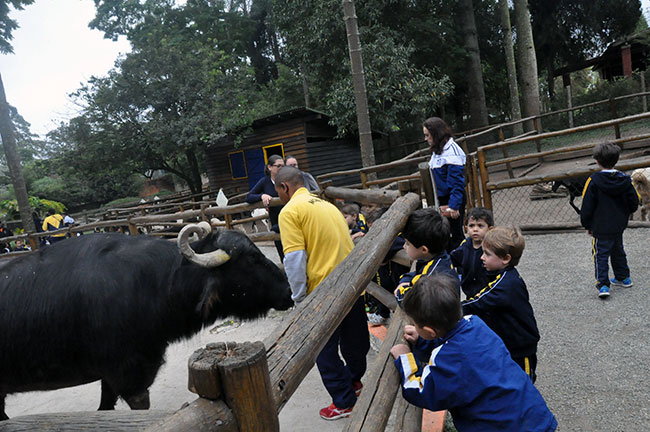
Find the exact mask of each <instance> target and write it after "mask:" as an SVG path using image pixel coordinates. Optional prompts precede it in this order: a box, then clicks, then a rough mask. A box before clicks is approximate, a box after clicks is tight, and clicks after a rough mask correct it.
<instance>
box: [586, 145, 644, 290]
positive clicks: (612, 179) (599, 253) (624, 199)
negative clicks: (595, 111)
mask: <svg viewBox="0 0 650 432" xmlns="http://www.w3.org/2000/svg"><path fill="white" fill-rule="evenodd" d="M619 154H620V148H619V147H618V146H617V145H615V144H613V143H601V144H598V145H596V147H595V148H594V153H593V157H594V159H595V160H596V162H598V166H599V167H600V168H601V170H600V171H598V172H597V173H594V174H592V175H591V176H590V177H589V179H588V180H587V182H586V183H585V187H584V190H583V192H582V208H581V210H580V222H581V223H582V226H583V227H585V228H586V229H587V231H588V232H589V234H590V235H591V236H592V237H593V240H592V251H593V257H594V267H595V270H596V289H597V290H598V297H599V298H601V299H606V298H608V297H609V294H610V293H609V287H610V284H611V285H613V286H624V287H631V286H632V285H633V284H632V279H631V278H630V268H629V267H628V265H627V258H626V256H625V249H624V248H623V231H625V228H627V221H628V219H629V218H630V215H631V214H632V213H634V212H635V211H636V209H637V207H638V206H639V196H638V195H637V193H636V190H635V189H634V186H632V181H631V179H630V176H628V175H627V174H625V173H622V172H620V171H618V170H616V169H614V166H615V165H616V163H617V162H618V157H619ZM609 260H611V262H612V270H613V271H614V278H612V279H609V264H608V261H609Z"/></svg>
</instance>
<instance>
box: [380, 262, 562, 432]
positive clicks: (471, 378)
mask: <svg viewBox="0 0 650 432" xmlns="http://www.w3.org/2000/svg"><path fill="white" fill-rule="evenodd" d="M458 283H459V282H458V279H455V278H453V277H450V276H448V275H445V274H434V275H432V276H424V277H422V278H420V280H419V281H418V282H417V283H416V284H415V287H414V289H412V290H409V291H408V292H407V293H406V295H405V296H404V301H403V302H402V307H403V309H404V312H405V313H406V315H408V317H409V318H410V319H411V320H412V321H413V322H414V323H415V325H414V326H411V325H407V326H405V328H404V338H405V339H406V340H407V341H408V342H409V343H410V344H411V345H412V347H413V350H412V351H413V352H411V348H409V347H408V346H407V345H404V344H398V345H395V346H394V347H393V348H392V349H391V351H390V352H391V354H392V355H393V357H394V358H395V366H396V367H397V370H398V371H399V373H400V376H401V383H402V395H403V396H404V399H406V400H407V401H409V402H410V403H412V404H413V405H416V406H419V407H422V408H426V409H428V410H432V411H440V410H449V412H450V413H451V415H452V418H453V420H454V424H455V426H456V428H457V429H458V431H460V432H469V431H476V432H491V431H495V432H496V431H500V432H503V431H512V432H514V431H517V432H519V431H528V432H531V431H535V432H550V431H554V430H555V429H556V428H557V421H556V420H555V417H554V416H553V414H552V413H551V411H549V409H548V407H547V406H546V402H544V399H543V398H542V395H541V394H540V393H539V391H538V390H537V389H536V388H535V386H534V385H533V383H532V382H531V381H530V379H528V377H527V376H526V374H525V373H524V372H522V370H521V369H520V368H519V366H517V364H516V363H515V362H514V361H513V360H512V359H511V357H510V354H509V353H508V350H507V349H506V347H505V346H504V344H503V342H502V341H501V339H499V336H497V335H496V334H495V333H494V332H493V331H492V330H491V329H490V328H489V327H488V326H487V325H486V324H485V323H484V322H483V321H482V320H481V318H479V317H478V316H475V315H468V316H465V317H463V316H462V309H461V305H460V293H459V289H458Z"/></svg>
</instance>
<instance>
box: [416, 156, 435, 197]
mask: <svg viewBox="0 0 650 432" xmlns="http://www.w3.org/2000/svg"><path fill="white" fill-rule="evenodd" d="M418 170H419V171H420V177H421V178H422V190H423V191H424V196H425V198H426V199H427V206H429V207H433V206H434V205H435V203H436V199H435V198H434V196H433V183H432V182H431V171H430V170H429V164H428V163H427V162H422V163H420V164H419V165H418Z"/></svg>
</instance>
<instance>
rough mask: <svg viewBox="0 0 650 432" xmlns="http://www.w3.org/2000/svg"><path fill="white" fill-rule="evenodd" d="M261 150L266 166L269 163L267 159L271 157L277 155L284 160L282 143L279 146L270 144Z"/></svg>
mask: <svg viewBox="0 0 650 432" xmlns="http://www.w3.org/2000/svg"><path fill="white" fill-rule="evenodd" d="M262 150H263V151H264V164H265V165H268V163H269V157H271V156H273V155H278V156H281V157H282V159H284V145H283V144H282V143H279V144H271V145H267V146H264V147H262Z"/></svg>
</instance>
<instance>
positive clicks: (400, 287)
mask: <svg viewBox="0 0 650 432" xmlns="http://www.w3.org/2000/svg"><path fill="white" fill-rule="evenodd" d="M409 286H411V284H410V283H409V282H402V283H401V284H399V285H397V288H395V291H393V294H395V295H398V294H399V293H400V292H401V291H400V290H401V289H402V288H406V287H409Z"/></svg>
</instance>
